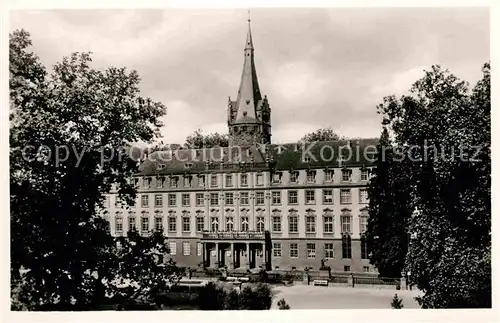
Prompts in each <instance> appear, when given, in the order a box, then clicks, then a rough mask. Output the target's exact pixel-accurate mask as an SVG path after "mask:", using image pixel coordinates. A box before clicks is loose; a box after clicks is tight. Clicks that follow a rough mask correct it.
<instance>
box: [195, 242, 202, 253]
mask: <svg viewBox="0 0 500 323" xmlns="http://www.w3.org/2000/svg"><path fill="white" fill-rule="evenodd" d="M202 253H203V245H202V244H201V242H197V243H196V255H197V256H201V254H202Z"/></svg>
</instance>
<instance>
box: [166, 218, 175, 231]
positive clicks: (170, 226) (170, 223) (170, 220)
mask: <svg viewBox="0 0 500 323" xmlns="http://www.w3.org/2000/svg"><path fill="white" fill-rule="evenodd" d="M168 231H170V232H175V231H177V218H176V217H173V216H170V217H169V218H168Z"/></svg>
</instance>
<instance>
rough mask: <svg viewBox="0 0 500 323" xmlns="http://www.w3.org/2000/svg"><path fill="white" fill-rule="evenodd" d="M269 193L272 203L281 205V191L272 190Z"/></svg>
mask: <svg viewBox="0 0 500 323" xmlns="http://www.w3.org/2000/svg"><path fill="white" fill-rule="evenodd" d="M271 194H272V203H273V205H281V191H278V192H272V193H271Z"/></svg>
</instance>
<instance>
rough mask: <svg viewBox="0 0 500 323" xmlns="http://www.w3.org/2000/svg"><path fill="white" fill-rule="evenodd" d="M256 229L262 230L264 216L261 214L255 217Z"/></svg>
mask: <svg viewBox="0 0 500 323" xmlns="http://www.w3.org/2000/svg"><path fill="white" fill-rule="evenodd" d="M257 231H258V232H264V217H263V216H258V217H257Z"/></svg>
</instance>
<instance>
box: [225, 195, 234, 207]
mask: <svg viewBox="0 0 500 323" xmlns="http://www.w3.org/2000/svg"><path fill="white" fill-rule="evenodd" d="M233 196H234V195H233V193H226V205H233V204H234V198H233Z"/></svg>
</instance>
